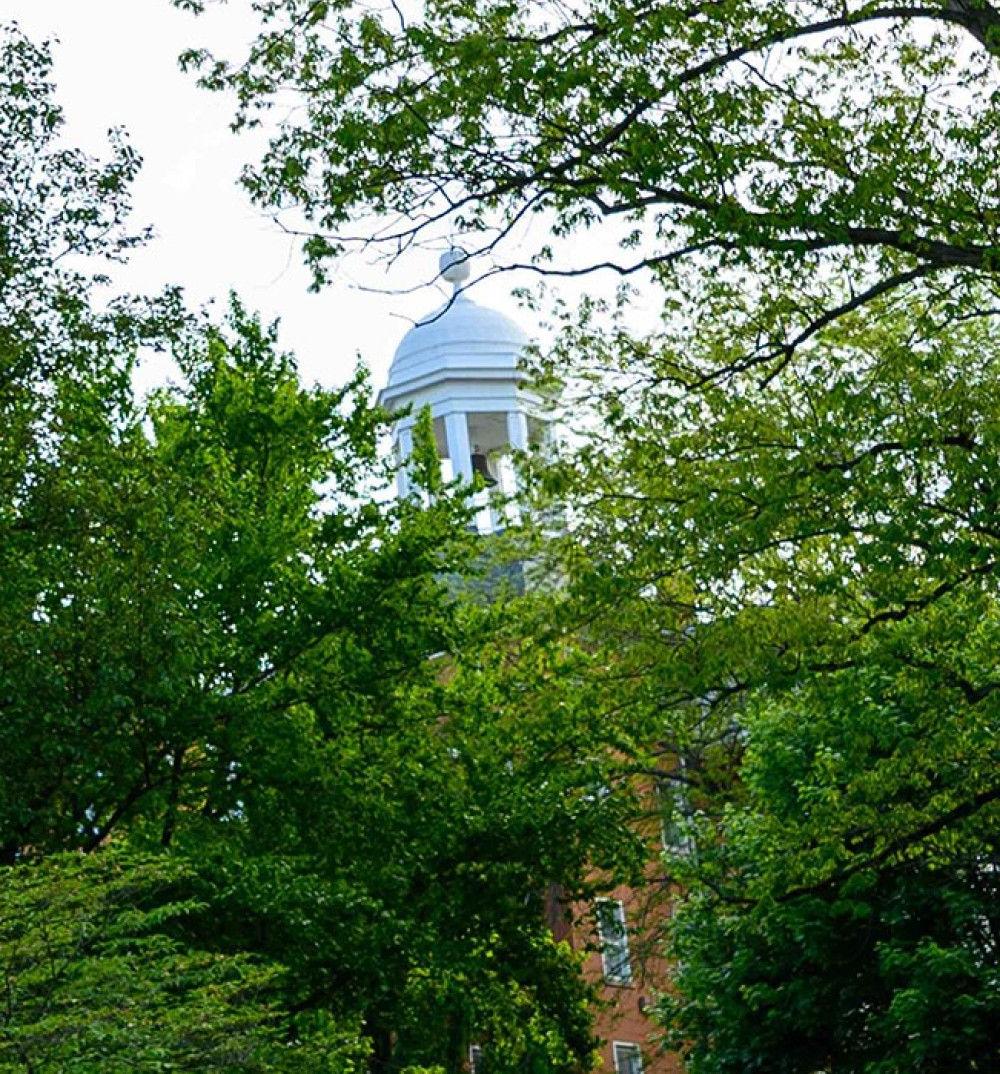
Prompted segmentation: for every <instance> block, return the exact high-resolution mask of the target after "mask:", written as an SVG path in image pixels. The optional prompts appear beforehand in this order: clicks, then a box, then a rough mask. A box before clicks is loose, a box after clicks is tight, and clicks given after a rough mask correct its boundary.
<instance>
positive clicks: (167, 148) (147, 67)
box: [0, 0, 532, 386]
mask: <svg viewBox="0 0 1000 1074" xmlns="http://www.w3.org/2000/svg"><path fill="white" fill-rule="evenodd" d="M12 20H13V21H16V22H18V23H19V24H20V25H21V27H22V28H23V29H24V30H25V31H26V32H27V33H28V34H29V35H30V36H32V37H34V38H40V37H54V38H57V39H58V43H57V44H56V46H55V50H54V51H55V79H56V82H57V84H58V96H59V101H60V103H61V104H62V106H63V108H64V110H65V114H66V121H67V124H66V139H67V141H68V142H70V143H72V144H76V145H80V146H82V147H84V148H86V149H88V150H90V151H92V152H94V153H98V154H100V153H102V151H103V146H104V145H105V144H106V141H105V139H106V132H107V129H108V128H109V127H111V126H119V125H120V126H124V127H125V128H126V129H127V130H128V131H129V133H130V135H131V137H132V141H133V144H134V145H135V147H136V148H137V149H138V151H139V152H140V153H141V154H142V156H143V158H144V160H145V165H144V168H143V171H142V175H141V176H140V178H139V180H138V182H137V184H136V187H135V220H136V222H137V223H151V224H153V225H154V227H155V228H156V232H157V238H156V239H155V240H154V241H153V243H151V244H150V246H148V247H147V248H146V249H144V250H141V251H139V252H137V253H136V254H135V255H134V256H133V258H132V260H131V262H130V264H129V265H127V266H125V267H123V268H122V269H120V270H119V271H118V273H117V276H116V283H117V284H118V285H120V287H121V288H122V289H123V290H131V291H136V292H147V293H148V292H154V291H157V290H159V289H160V287H162V286H163V285H164V284H168V283H181V284H183V285H184V287H185V288H186V290H187V292H188V295H189V297H190V299H191V300H193V301H196V302H202V301H206V300H208V299H210V298H213V297H214V298H216V299H220V300H224V299H225V296H226V294H227V293H228V291H229V290H230V289H235V290H236V291H238V292H239V293H240V295H241V296H242V297H243V299H244V301H245V302H246V303H247V304H248V305H249V306H251V307H253V308H256V309H258V310H260V311H261V312H262V313H263V314H264V315H265V317H266V318H267V319H271V318H273V317H280V318H281V320H282V342H283V344H284V345H285V346H286V347H288V348H290V349H292V350H294V351H295V352H296V353H297V355H298V357H299V361H300V366H301V369H302V374H303V377H304V378H305V379H306V380H307V381H312V380H318V381H320V382H322V383H324V384H330V385H333V384H339V383H341V382H342V381H343V380H345V379H346V377H347V376H348V375H349V373H350V371H351V369H352V368H353V366H354V363H355V359H356V355H357V354H358V353H360V354H361V355H362V357H363V358H364V359H365V361H366V362H367V363H368V364H369V366H371V368H372V370H373V372H374V374H375V380H376V386H378V385H380V384H381V382H382V379H383V378H384V375H385V372H386V371H387V369H388V365H389V361H390V360H391V358H392V352H393V350H394V349H395V346H396V344H397V342H398V341H399V338H400V336H401V335H402V333H403V332H404V331H405V329H406V328H407V327H408V325H409V324H410V323H412V322H413V320H415V319H418V318H419V317H420V316H422V315H423V314H425V313H426V312H427V311H428V310H430V309H432V308H434V307H435V306H436V305H438V304H439V302H440V298H439V296H438V295H437V294H436V293H435V292H434V291H433V290H432V289H427V290H424V291H422V292H420V293H418V294H416V295H390V294H366V293H364V292H363V291H359V290H358V289H357V288H356V287H354V286H352V282H362V283H364V284H365V285H369V286H370V285H380V286H381V285H384V286H385V287H386V288H398V289H402V288H406V287H408V286H411V285H413V284H415V283H417V282H418V281H419V280H421V279H426V278H427V277H428V276H429V274H430V270H429V266H427V265H424V264H423V263H422V261H423V259H424V258H425V257H426V255H420V257H421V261H420V263H415V262H412V261H411V262H410V263H408V264H403V265H401V266H399V268H398V269H397V270H394V272H393V275H392V276H391V277H390V278H388V279H387V278H386V277H385V276H384V274H383V271H382V270H381V269H376V268H373V267H372V268H366V266H365V265H363V264H362V263H360V262H357V261H354V262H351V263H349V264H348V265H345V266H344V267H343V268H342V269H341V271H340V278H339V279H338V280H337V281H336V282H335V283H334V284H333V285H332V286H330V287H328V288H327V289H326V290H324V291H323V292H322V293H320V294H318V295H314V294H310V293H308V291H307V286H308V277H307V274H306V272H305V271H304V270H303V268H302V266H301V261H300V258H299V254H298V251H297V249H296V247H295V244H294V242H293V241H291V240H289V239H288V238H287V237H286V236H284V235H283V234H281V233H280V231H279V230H278V229H277V228H276V227H275V225H274V224H273V223H272V222H271V221H269V220H268V219H266V218H265V217H264V216H263V215H262V214H261V213H260V212H259V211H257V210H256V209H254V207H253V206H252V205H251V204H250V202H249V199H248V198H247V196H246V195H245V194H244V192H243V191H242V189H241V188H240V187H238V186H237V182H236V180H237V176H238V174H239V171H240V167H241V165H242V164H243V162H244V161H245V160H246V159H248V157H250V156H251V155H252V154H253V148H254V147H253V144H252V142H249V141H248V140H247V139H246V138H237V136H235V135H233V134H232V133H231V132H230V131H229V128H228V123H229V120H230V117H231V107H230V104H229V101H228V100H226V99H225V98H224V97H222V96H220V95H218V94H210V93H207V92H206V91H204V90H200V89H198V88H197V87H196V86H195V84H194V79H193V77H191V76H189V75H183V74H181V72H180V70H179V69H178V66H177V56H178V54H179V53H180V52H181V51H182V50H183V49H184V48H186V47H189V46H191V45H208V46H209V47H212V48H217V49H218V50H219V51H220V52H223V53H230V52H234V51H238V49H239V46H240V44H242V43H245V42H246V41H248V40H249V39H250V38H251V36H252V34H253V31H254V25H255V24H254V21H253V19H252V17H251V16H249V14H248V13H247V9H246V5H245V4H244V3H241V2H239V0H234V2H233V3H231V4H228V5H224V6H222V7H218V8H213V9H211V10H210V12H209V13H208V14H206V15H205V16H202V17H201V18H195V17H193V16H191V15H187V14H184V13H183V12H179V11H177V10H176V9H174V8H173V7H172V6H171V5H170V4H169V3H168V0H0V21H3V22H8V21H12ZM514 283H515V281H514V280H513V279H511V278H506V279H494V280H489V281H486V282H484V283H483V284H482V285H480V286H478V287H477V289H476V293H475V297H476V299H477V301H481V302H486V303H488V304H490V305H494V306H497V307H499V308H502V309H505V310H506V311H507V312H509V313H513V314H514V315H515V316H516V317H517V318H518V319H519V320H520V321H521V322H522V323H525V322H526V321H527V318H526V317H525V315H524V314H523V313H521V312H520V311H518V309H517V306H516V303H515V302H514V301H513V300H512V299H511V298H510V297H509V292H510V289H511V287H512V286H513V285H514ZM401 316H402V317H403V318H407V317H408V318H409V320H406V319H401ZM525 327H527V328H528V329H529V330H530V329H531V327H532V326H531V325H530V324H528V323H525ZM163 375H164V371H163V369H162V368H155V367H152V368H147V369H146V371H145V374H144V375H143V377H142V381H143V382H144V383H150V382H152V381H155V380H157V379H160V378H161V377H162V376H163Z"/></svg>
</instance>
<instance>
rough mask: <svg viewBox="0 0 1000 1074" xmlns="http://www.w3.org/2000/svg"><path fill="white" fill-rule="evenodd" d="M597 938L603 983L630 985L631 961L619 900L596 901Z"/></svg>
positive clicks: (623, 909) (623, 914)
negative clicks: (602, 969)
mask: <svg viewBox="0 0 1000 1074" xmlns="http://www.w3.org/2000/svg"><path fill="white" fill-rule="evenodd" d="M597 938H598V940H600V943H601V961H602V962H603V963H604V979H605V981H607V982H608V983H609V984H631V983H632V960H631V958H630V956H629V949H628V931H627V929H626V927H625V907H624V906H623V905H622V904H621V901H620V900H619V899H600V900H599V901H598V903H597Z"/></svg>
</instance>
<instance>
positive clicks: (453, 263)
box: [438, 246, 470, 291]
mask: <svg viewBox="0 0 1000 1074" xmlns="http://www.w3.org/2000/svg"><path fill="white" fill-rule="evenodd" d="M438 265H439V267H440V270H441V278H442V279H444V280H447V281H448V283H450V284H451V285H452V287H454V289H455V290H456V291H460V290H461V288H462V284H463V283H465V281H466V280H467V279H468V278H469V272H470V268H469V255H468V254H467V253H466V252H465V251H464V250H463V249H462V248H461V246H452V247H451V249H449V250H445V252H444V253H443V254H442V255H441V258H440V260H439V261H438Z"/></svg>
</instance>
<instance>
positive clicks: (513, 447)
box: [379, 249, 549, 533]
mask: <svg viewBox="0 0 1000 1074" xmlns="http://www.w3.org/2000/svg"><path fill="white" fill-rule="evenodd" d="M440 272H441V277H442V278H443V279H444V280H446V281H447V282H448V283H450V284H451V285H452V290H453V293H452V295H451V297H450V298H449V299H448V301H447V302H446V303H445V304H444V305H443V306H441V307H440V308H438V309H436V310H435V311H434V312H433V313H430V314H428V315H427V316H426V317H424V318H423V319H422V320H421V321H420V322H418V323H417V324H416V325H415V326H414V327H413V328H411V329H410V330H409V331H408V332H407V333H406V335H405V336H404V337H403V339H402V342H401V343H400V344H399V346H398V347H397V349H396V354H395V357H394V358H393V360H392V366H391V367H390V369H389V378H388V382H387V384H386V386H385V387H384V388H383V389H382V391H381V392H380V393H379V402H380V403H381V404H382V405H383V406H384V407H385V408H386V409H387V410H389V411H390V412H392V411H397V412H404V413H403V414H402V416H401V417H400V418H399V420H398V421H397V422H396V424H395V425H394V427H393V440H394V448H395V452H396V458H397V460H398V463H399V478H398V484H399V493H400V495H401V496H405V495H407V493H408V484H407V471H406V460H407V459H408V457H409V455H410V452H411V450H412V446H413V425H414V422H415V421H416V416H417V413H418V412H419V411H420V410H421V409H422V408H423V407H425V406H429V407H430V410H431V415H432V417H433V419H434V432H435V438H436V440H437V448H438V452H439V454H440V455H441V459H442V466H443V468H444V470H445V476H446V477H448V478H452V477H460V478H462V479H464V480H466V481H472V479H473V475H474V474H476V473H478V474H480V476H482V478H483V479H484V481H485V482H486V485H487V486H488V489H487V491H485V492H483V493H480V494H479V495H480V499H479V504H478V506H479V507H480V510H479V513H478V515H477V527H478V529H479V530H480V532H484V533H486V532H491V531H492V530H495V529H497V528H499V527H501V526H502V524H503V519H502V518H500V517H498V515H497V513H496V512H495V511H494V510H493V509H492V508H491V507H490V498H489V494H488V493H489V488H495V487H499V491H500V492H501V493H503V494H505V495H506V496H507V497H510V496H513V495H514V493H515V492H516V487H515V485H516V475H515V472H514V467H513V465H512V462H511V456H512V453H513V451H523V450H526V449H527V448H528V447H529V445H531V444H535V443H540V442H542V441H543V440H544V439H545V437H546V436H547V435H548V426H549V422H548V419H547V417H546V413H545V411H546V408H545V406H544V401H543V400H542V399H541V398H540V397H539V396H538V395H536V394H535V393H533V392H531V391H529V390H528V389H527V388H526V387H525V379H526V378H525V374H524V372H523V371H522V370H521V369H520V368H519V363H520V359H521V356H522V354H523V352H524V349H525V347H527V345H528V342H529V340H528V337H527V336H526V335H525V333H524V332H523V331H522V330H521V329H520V327H519V326H518V325H517V324H515V322H514V321H512V320H511V319H510V318H509V317H507V316H505V315H504V314H502V313H500V312H498V311H497V310H492V309H489V308H488V307H486V306H481V305H479V304H478V303H477V302H473V301H472V299H471V298H469V296H468V295H467V294H466V292H465V290H464V289H463V285H464V283H465V282H466V280H468V278H469V261H468V256H467V255H466V253H465V252H464V251H463V250H459V249H451V250H448V251H447V252H446V253H444V254H442V255H441V260H440ZM507 514H508V517H514V515H516V507H515V506H514V505H512V504H511V505H508V508H507Z"/></svg>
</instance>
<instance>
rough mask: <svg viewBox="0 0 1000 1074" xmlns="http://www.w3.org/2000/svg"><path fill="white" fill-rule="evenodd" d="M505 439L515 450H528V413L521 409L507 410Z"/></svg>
mask: <svg viewBox="0 0 1000 1074" xmlns="http://www.w3.org/2000/svg"><path fill="white" fill-rule="evenodd" d="M507 440H508V442H509V443H510V446H511V447H512V448H513V449H514V450H515V451H527V450H528V415H527V414H525V413H524V411H523V410H508V411H507Z"/></svg>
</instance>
